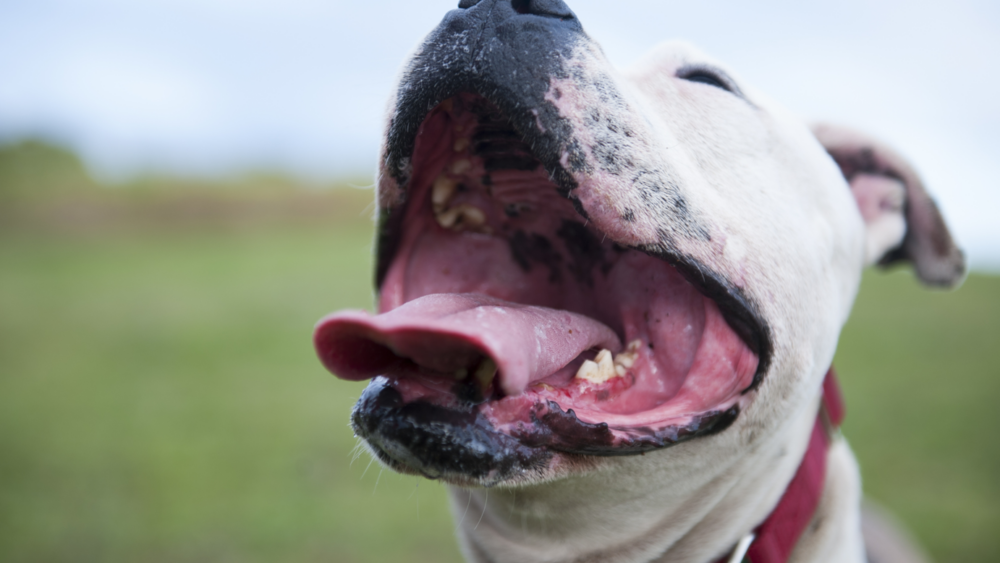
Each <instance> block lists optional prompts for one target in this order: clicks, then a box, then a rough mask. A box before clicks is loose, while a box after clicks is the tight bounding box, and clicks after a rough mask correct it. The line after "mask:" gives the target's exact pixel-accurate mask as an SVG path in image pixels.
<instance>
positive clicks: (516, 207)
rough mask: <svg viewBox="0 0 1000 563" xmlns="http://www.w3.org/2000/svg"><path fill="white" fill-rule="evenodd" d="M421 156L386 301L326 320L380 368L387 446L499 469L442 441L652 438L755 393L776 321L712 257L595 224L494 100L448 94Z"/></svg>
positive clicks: (349, 359)
mask: <svg viewBox="0 0 1000 563" xmlns="http://www.w3.org/2000/svg"><path fill="white" fill-rule="evenodd" d="M411 162H412V173H411V175H410V178H409V181H408V187H407V203H406V207H405V210H404V211H403V212H402V214H401V222H400V223H399V224H398V225H397V226H396V227H395V232H396V233H397V236H398V241H396V242H394V244H392V245H391V246H392V247H393V250H394V253H393V255H392V256H391V257H389V258H388V262H387V267H386V269H385V271H384V275H383V276H382V282H381V287H380V301H379V312H380V314H379V315H375V316H372V315H369V314H367V313H365V312H363V311H347V312H341V313H336V314H333V315H331V316H328V317H326V318H325V319H323V320H322V321H320V323H319V325H318V326H317V329H316V334H315V344H316V348H317V351H318V353H319V355H320V357H321V359H322V361H323V363H324V365H326V367H327V368H328V369H330V370H331V371H332V372H334V373H335V374H337V375H338V376H339V377H341V378H344V379H350V380H365V379H373V378H374V381H373V383H372V384H371V386H370V387H369V390H368V391H366V393H365V396H363V397H362V399H361V401H360V402H359V405H358V407H357V408H356V409H355V413H354V418H353V421H354V426H355V429H356V431H357V432H358V433H359V434H360V435H361V436H362V437H364V438H366V439H367V440H368V441H369V443H371V444H372V445H373V446H374V447H375V449H376V450H377V451H378V453H379V455H380V457H382V458H383V460H384V461H387V462H390V463H392V464H393V465H394V466H396V467H397V468H400V469H403V470H406V469H409V470H414V471H419V472H422V473H424V474H425V475H428V476H432V477H436V476H440V475H442V474H449V473H453V472H455V473H465V474H469V473H473V474H480V473H482V474H485V473H483V472H484V471H485V472H487V473H489V471H488V470H486V469H483V470H482V471H480V470H479V469H476V470H470V469H469V467H466V466H465V465H461V463H459V462H456V461H455V459H458V458H461V455H458V454H455V455H450V454H449V455H444V456H443V457H442V455H443V454H441V451H442V448H444V450H449V448H451V450H456V449H461V448H466V450H468V449H469V448H471V449H472V450H476V448H479V449H480V450H481V449H483V448H486V450H490V448H494V449H496V448H499V449H500V450H502V451H501V452H500V453H497V452H491V451H486V453H485V454H483V455H481V456H479V457H475V455H474V453H470V452H469V451H465V452H464V453H463V454H462V455H467V456H472V457H473V458H475V459H474V461H475V463H472V462H470V464H471V465H476V464H479V463H480V462H481V463H482V464H485V465H490V464H493V465H496V464H497V463H499V462H498V461H497V460H498V459H499V457H503V456H508V457H510V456H514V457H518V456H520V458H519V459H521V460H522V461H523V462H524V463H537V461H538V456H537V455H535V454H537V453H538V452H540V451H546V452H548V451H555V452H565V453H572V454H589V455H625V454H633V453H640V452H644V451H649V450H652V449H655V448H660V447H664V446H667V445H670V444H674V443H677V442H680V441H683V440H685V439H690V438H692V437H696V436H702V435H705V434H709V433H714V432H718V431H720V430H722V429H724V428H726V427H727V426H728V425H729V424H731V423H732V421H733V420H734V419H735V418H736V416H737V415H738V413H739V412H740V410H741V409H742V408H744V407H745V406H746V404H747V402H748V401H749V400H750V397H749V395H748V394H747V391H748V390H750V389H752V388H753V387H754V386H755V385H756V383H757V382H758V380H759V374H758V372H761V371H763V368H764V367H765V364H766V362H767V358H766V355H767V336H766V328H765V327H764V326H763V323H760V322H757V321H756V320H755V319H756V317H755V315H753V313H752V311H750V310H749V307H748V306H746V305H745V302H744V301H743V300H742V299H740V298H739V297H738V295H735V294H734V293H733V292H732V291H730V290H728V289H727V287H726V285H725V284H724V283H723V282H721V281H719V280H717V279H716V278H713V277H712V276H711V275H708V276H706V272H707V270H705V269H704V268H702V267H700V266H699V265H698V264H697V263H696V262H694V261H692V260H683V259H680V258H677V257H668V258H667V259H665V257H663V256H654V255H651V254H650V253H647V252H644V251H642V250H640V249H635V248H626V247H623V246H620V245H618V244H617V243H616V242H615V241H614V240H612V239H611V238H610V237H608V236H606V235H605V234H604V233H603V232H601V231H600V230H598V229H597V228H595V226H594V225H592V224H590V223H589V222H588V220H587V219H586V218H585V216H584V215H583V214H581V212H580V211H579V210H578V206H577V205H574V203H573V201H572V197H571V196H572V194H571V193H570V190H569V189H568V188H571V187H572V186H569V187H567V186H561V185H557V184H556V183H555V182H554V181H553V180H552V179H551V176H550V173H549V172H548V171H547V170H546V167H545V166H543V165H542V163H541V162H539V160H538V159H537V158H536V156H534V154H533V152H532V150H531V146H530V141H529V140H526V138H525V137H524V136H523V135H522V134H521V133H520V132H518V131H516V130H514V129H513V127H512V126H511V125H510V123H509V121H508V120H507V119H506V118H505V117H504V116H503V115H502V114H501V113H500V112H499V110H497V109H496V108H495V107H494V106H493V105H491V104H490V103H489V102H488V101H486V100H485V99H484V98H482V97H480V96H476V95H472V94H460V95H458V96H454V97H452V98H450V99H449V100H447V101H445V102H444V103H442V104H440V105H438V106H437V107H436V108H435V109H433V110H432V111H431V112H430V114H429V115H428V116H427V117H426V118H425V119H424V121H423V123H422V125H421V126H420V129H419V131H418V132H417V136H416V143H415V148H414V152H413V157H412V161H411ZM546 164H549V163H546ZM550 168H551V166H550ZM762 355H763V356H765V357H764V358H763V359H762ZM402 427H405V429H401V428H402ZM459 440H466V441H469V440H471V441H472V442H474V443H473V444H471V445H469V444H464V445H463V444H458V443H457V441H459ZM451 450H449V451H451ZM456 451H457V450H456ZM470 451H471V450H470ZM476 451H479V450H476ZM533 452H534V453H533ZM449 456H450V457H449ZM483 456H485V457H483ZM498 456H499V457H498ZM532 456H534V458H533V457H532ZM444 458H447V459H444ZM529 458H530V459H529ZM525 460H527V461H525ZM463 463H464V462H463ZM456 464H458V465H456ZM470 464H466V465H470ZM459 465H461V466H459ZM471 465H470V467H471ZM501 465H502V464H501ZM515 465H516V463H515ZM495 469H496V468H495V467H494V468H493V470H492V471H493V472H494V473H495Z"/></svg>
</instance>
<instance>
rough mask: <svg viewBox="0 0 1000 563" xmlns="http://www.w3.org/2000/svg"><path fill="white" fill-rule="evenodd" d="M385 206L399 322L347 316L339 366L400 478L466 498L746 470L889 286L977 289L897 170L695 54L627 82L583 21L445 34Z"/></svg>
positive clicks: (875, 151) (398, 141) (333, 344)
mask: <svg viewBox="0 0 1000 563" xmlns="http://www.w3.org/2000/svg"><path fill="white" fill-rule="evenodd" d="M378 203H379V224H378V228H379V232H378V243H377V286H378V289H379V292H380V299H379V311H380V313H381V314H380V315H378V316H375V317H372V316H369V315H367V314H365V313H362V312H347V313H340V314H336V315H332V316H330V317H327V318H326V319H324V320H323V321H321V323H320V325H319V326H318V328H317V332H316V337H315V341H316V346H317V350H318V351H319V354H320V356H321V358H322V360H323V362H324V363H325V364H326V366H327V367H328V368H330V369H331V370H332V371H333V372H335V373H336V374H338V375H339V376H340V377H343V378H346V379H355V380H360V379H369V378H374V379H373V380H372V382H371V383H370V385H369V386H368V388H367V389H366V390H365V392H364V394H363V396H362V397H361V399H360V401H359V402H358V404H357V406H356V408H355V410H354V413H353V416H352V422H353V425H354V429H355V431H356V433H357V434H358V435H359V436H360V437H362V438H363V439H364V440H366V441H367V443H368V444H369V446H370V448H371V450H372V451H373V452H374V453H375V455H376V456H377V457H378V458H379V459H380V460H382V461H383V462H384V463H386V464H387V465H389V466H390V467H392V468H394V469H396V470H399V471H404V472H412V473H419V474H423V475H426V476H428V477H432V478H444V479H446V480H448V481H450V482H453V483H458V484H480V485H492V484H520V483H531V482H539V481H542V480H546V479H551V478H554V477H558V476H560V475H564V474H566V473H567V472H570V471H585V470H588V469H593V468H599V467H600V466H601V464H602V463H604V462H605V460H606V459H607V457H608V456H630V455H633V454H644V453H646V452H650V451H653V450H660V449H663V448H665V447H667V446H671V445H675V444H679V443H681V442H686V444H684V445H681V446H678V447H676V448H672V449H671V450H669V451H666V452H663V453H661V454H659V455H658V456H656V457H657V460H656V463H658V464H661V465H662V464H664V463H666V464H668V465H669V463H670V460H671V459H682V458H685V457H688V456H690V455H692V454H691V451H692V449H693V448H697V449H698V456H699V458H700V459H702V460H704V462H706V463H725V462H726V460H727V459H730V458H731V457H732V456H738V455H740V453H739V452H741V451H743V449H744V448H745V447H750V446H752V445H753V443H754V441H755V440H759V439H761V437H762V436H767V435H768V434H769V433H771V432H773V431H774V430H775V428H777V427H778V425H780V424H781V423H782V422H784V421H786V420H788V419H789V418H790V417H792V416H794V415H795V414H796V413H797V412H800V410H801V409H803V408H807V407H808V405H815V402H814V401H811V398H813V397H815V396H816V394H817V391H818V388H819V385H820V383H821V380H822V376H823V374H824V373H825V371H826V369H827V368H828V367H829V365H830V362H831V359H832V357H833V353H834V348H835V346H836V342H837V336H838V333H839V331H840V329H841V327H842V325H843V323H844V321H845V319H846V317H847V315H848V312H849V310H850V308H851V303H852V301H853V299H854V295H855V292H856V290H857V286H858V283H859V279H860V273H861V270H862V268H863V266H864V265H865V264H866V263H867V264H870V263H876V262H881V263H888V262H893V261H897V260H907V259H908V260H911V261H913V262H914V263H915V265H916V270H917V272H918V274H919V275H920V277H921V278H922V279H923V280H924V281H926V282H928V283H930V284H935V285H946V286H947V285H953V284H955V283H957V282H958V281H960V279H961V277H962V275H963V272H964V262H963V258H962V254H961V252H960V251H958V249H957V248H956V247H955V245H954V244H953V243H952V240H951V237H950V235H949V234H948V231H947V228H946V227H945V226H944V224H943V222H942V220H941V216H940V214H939V213H938V211H937V209H936V207H935V206H934V204H933V202H932V201H931V200H930V199H929V198H928V197H927V195H926V194H925V193H924V191H923V189H922V187H921V185H920V182H919V180H918V179H917V178H916V176H915V175H914V174H913V172H912V170H911V169H910V167H909V166H907V164H906V163H905V162H903V161H902V160H901V159H899V157H897V156H896V155H895V154H894V153H892V152H891V151H888V150H887V149H885V148H884V147H882V146H880V145H878V144H877V143H874V142H872V141H871V140H870V139H867V138H865V137H863V136H860V135H857V134H855V133H851V132H848V131H844V130H841V129H837V128H833V127H829V126H822V127H818V128H817V129H816V131H811V130H810V129H809V128H808V127H806V126H805V125H803V124H802V123H801V122H800V121H798V120H796V119H794V118H793V117H791V116H789V115H788V114H786V113H785V112H784V111H782V110H781V109H779V108H778V107H776V106H775V105H774V104H773V103H772V102H771V101H770V100H768V99H766V98H765V97H763V96H761V95H760V94H759V93H757V92H756V91H754V90H753V89H751V88H750V87H748V86H747V85H746V84H743V83H742V82H741V81H739V80H738V79H737V78H736V77H735V75H734V74H733V73H731V72H729V71H728V70H726V69H725V67H724V66H723V65H720V64H719V63H717V62H716V61H714V60H712V59H710V58H708V57H706V56H704V55H702V54H701V53H699V52H698V51H696V50H694V49H693V48H691V47H689V46H687V45H684V44H679V43H673V44H667V45H664V46H662V47H660V48H658V49H656V50H655V51H654V52H653V53H652V54H651V55H650V56H649V57H648V58H646V59H645V60H644V61H642V62H640V63H639V64H638V65H636V66H635V67H634V68H632V69H630V70H628V71H627V72H619V71H616V70H615V69H613V68H612V67H611V66H610V65H609V63H608V62H607V60H606V59H605V57H604V55H603V53H602V52H601V49H600V47H598V46H597V45H596V44H595V43H594V42H593V41H592V40H591V39H590V38H589V37H588V36H587V35H586V34H585V33H584V31H583V29H582V27H581V25H580V22H579V21H578V20H577V18H576V16H575V15H574V14H573V12H572V11H570V10H569V8H568V7H567V6H566V5H565V4H564V3H563V2H561V1H560V0H481V1H478V2H477V1H474V0H462V2H461V3H460V4H459V9H457V10H454V11H452V12H449V13H448V14H447V15H446V16H445V18H444V21H443V22H442V23H441V25H440V26H438V28H437V29H435V30H434V31H433V32H432V33H431V34H430V36H429V37H428V38H427V39H426V41H425V42H424V43H423V45H422V46H421V47H420V48H419V49H418V50H417V52H416V53H415V54H414V55H413V57H412V59H411V60H410V61H409V63H408V64H407V66H406V67H405V69H404V72H403V74H402V77H401V81H400V84H399V87H398V88H397V90H396V93H395V96H394V98H393V100H392V101H391V104H390V116H389V122H388V127H387V131H386V137H385V144H384V146H383V150H382V156H381V166H380V170H379V180H378ZM639 457H642V456H638V455H634V456H633V458H639ZM645 457H646V458H647V461H648V458H650V457H651V456H645ZM621 461H622V460H619V462H621ZM637 463H638V462H637ZM642 463H646V462H642Z"/></svg>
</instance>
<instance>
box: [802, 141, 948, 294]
mask: <svg viewBox="0 0 1000 563" xmlns="http://www.w3.org/2000/svg"><path fill="white" fill-rule="evenodd" d="M812 130H813V134H815V135H816V138H818V139H819V142H820V143H821V144H822V145H823V146H824V147H825V148H826V151H827V152H828V153H830V156H832V157H833V160H834V161H836V163H837V165H838V166H840V171H841V172H842V173H843V174H844V178H846V179H847V182H848V184H850V186H851V193H853V194H854V199H855V201H857V202H858V208H859V210H860V211H861V216H862V217H863V218H864V220H865V226H866V229H867V240H868V250H867V261H868V264H876V263H877V264H879V265H880V266H888V265H889V264H892V263H894V262H898V261H900V260H909V261H910V262H912V263H913V266H914V268H915V269H916V271H917V276H918V277H919V278H920V280H921V281H923V282H924V283H925V284H927V285H932V286H941V287H955V286H957V285H958V284H959V283H961V281H962V279H963V278H964V277H965V255H964V254H963V253H962V251H961V250H960V249H959V248H958V247H957V246H955V242H954V241H953V240H952V238H951V233H950V232H948V226H947V225H945V224H944V219H943V218H942V217H941V212H940V211H938V207H937V204H935V203H934V200H933V199H931V198H930V196H928V195H927V192H926V191H925V190H924V186H923V183H922V182H921V181H920V178H919V177H917V173H916V172H915V171H914V170H913V167H911V166H910V165H909V163H907V162H906V161H905V160H903V158H902V157H900V156H899V155H898V154H896V152H895V151H893V150H891V149H889V148H888V147H886V146H885V145H883V144H882V143H880V142H878V141H876V140H874V139H872V138H870V137H868V136H867V135H864V134H862V133H858V132H857V131H853V130H851V129H847V128H844V127H838V126H833V125H828V124H817V125H814V126H813V128H812Z"/></svg>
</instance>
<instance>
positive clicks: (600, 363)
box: [576, 350, 618, 384]
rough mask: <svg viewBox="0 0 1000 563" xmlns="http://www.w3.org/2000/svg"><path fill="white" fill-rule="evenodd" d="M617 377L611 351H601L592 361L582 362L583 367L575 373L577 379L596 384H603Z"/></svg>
mask: <svg viewBox="0 0 1000 563" xmlns="http://www.w3.org/2000/svg"><path fill="white" fill-rule="evenodd" d="M617 375H618V374H617V373H615V362H614V360H612V359H611V350H601V351H600V352H598V353H597V356H596V357H595V358H594V360H593V361H590V360H584V362H583V365H581V366H580V369H579V370H578V371H577V372H576V377H577V379H584V380H586V381H589V382H591V383H597V384H601V383H605V382H607V381H608V380H609V379H612V378H614V377H616V376H617Z"/></svg>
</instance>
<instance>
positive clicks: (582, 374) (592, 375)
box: [576, 360, 600, 382]
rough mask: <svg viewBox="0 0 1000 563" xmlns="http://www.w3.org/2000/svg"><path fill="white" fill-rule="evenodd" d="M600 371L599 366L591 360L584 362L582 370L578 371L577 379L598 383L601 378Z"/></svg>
mask: <svg viewBox="0 0 1000 563" xmlns="http://www.w3.org/2000/svg"><path fill="white" fill-rule="evenodd" d="M599 371H600V370H599V369H598V367H597V364H595V363H594V362H592V361H590V360H584V361H583V363H582V364H580V369H578V370H576V378H577V379H585V380H587V381H592V382H596V381H597V380H598V379H599V378H600V376H599V375H598V372H599Z"/></svg>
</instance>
